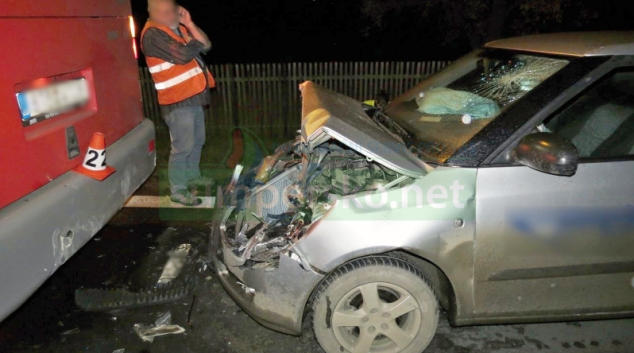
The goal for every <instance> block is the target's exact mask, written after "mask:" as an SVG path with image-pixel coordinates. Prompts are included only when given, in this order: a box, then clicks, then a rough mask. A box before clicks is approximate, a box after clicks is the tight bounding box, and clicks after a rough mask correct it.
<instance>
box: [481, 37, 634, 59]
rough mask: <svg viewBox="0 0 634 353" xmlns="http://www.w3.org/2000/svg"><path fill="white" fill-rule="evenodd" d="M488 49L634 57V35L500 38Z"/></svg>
mask: <svg viewBox="0 0 634 353" xmlns="http://www.w3.org/2000/svg"><path fill="white" fill-rule="evenodd" d="M485 47H486V48H498V49H511V50H521V51H527V52H535V53H543V54H555V55H568V56H606V55H634V32H571V33H552V34H537V35H531V36H524V37H515V38H507V39H499V40H495V41H493V42H490V43H487V44H486V45H485Z"/></svg>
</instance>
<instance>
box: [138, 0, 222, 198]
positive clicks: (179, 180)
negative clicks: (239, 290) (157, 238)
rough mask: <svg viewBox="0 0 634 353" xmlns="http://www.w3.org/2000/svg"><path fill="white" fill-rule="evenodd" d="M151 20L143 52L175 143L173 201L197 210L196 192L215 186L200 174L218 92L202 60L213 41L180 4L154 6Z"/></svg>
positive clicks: (154, 1) (165, 0)
mask: <svg viewBox="0 0 634 353" xmlns="http://www.w3.org/2000/svg"><path fill="white" fill-rule="evenodd" d="M148 12H149V13H150V19H149V20H148V21H147V23H146V24H145V27H144V28H143V31H142V32H141V49H142V50H143V53H144V54H145V58H146V60H147V64H148V68H149V70H150V73H151V74H152V79H153V80H154V83H155V85H156V91H157V92H158V101H159V104H160V105H161V114H162V115H163V119H164V120H165V122H166V123H167V126H168V127H169V131H170V138H171V141H172V150H171V153H170V159H169V182H170V189H171V194H172V195H171V200H172V201H173V202H178V203H181V204H183V205H186V206H197V205H199V204H200V203H201V200H200V199H199V198H198V197H196V195H193V194H192V193H191V192H190V188H191V187H198V186H211V185H212V184H213V183H214V181H213V179H211V178H205V177H203V176H202V175H201V174H200V155H201V152H202V148H203V145H204V144H205V113H204V110H203V106H205V105H208V104H209V102H210V96H209V89H210V88H213V87H215V85H216V83H215V81H214V78H213V77H212V76H211V74H210V73H209V70H208V69H207V66H206V65H205V62H204V61H203V59H202V58H201V54H206V53H207V52H208V51H209V50H210V49H211V42H210V41H209V38H208V37H207V35H206V34H205V33H204V32H203V31H202V30H201V29H200V28H198V26H196V24H194V22H193V21H192V19H191V15H190V14H189V11H187V10H186V9H185V8H183V7H181V6H178V5H176V3H175V2H174V0H148Z"/></svg>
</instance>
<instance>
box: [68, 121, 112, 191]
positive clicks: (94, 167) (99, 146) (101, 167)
mask: <svg viewBox="0 0 634 353" xmlns="http://www.w3.org/2000/svg"><path fill="white" fill-rule="evenodd" d="M73 170H74V171H76V172H77V173H80V174H83V175H86V176H89V177H91V178H93V179H97V180H99V181H101V180H104V179H106V178H107V177H109V176H110V175H111V174H112V173H114V172H115V171H116V169H114V168H113V167H110V166H108V165H106V140H105V138H104V136H103V134H102V133H101V132H95V133H94V134H93V135H92V140H90V146H88V153H86V158H84V164H82V165H78V166H77V167H75V168H73Z"/></svg>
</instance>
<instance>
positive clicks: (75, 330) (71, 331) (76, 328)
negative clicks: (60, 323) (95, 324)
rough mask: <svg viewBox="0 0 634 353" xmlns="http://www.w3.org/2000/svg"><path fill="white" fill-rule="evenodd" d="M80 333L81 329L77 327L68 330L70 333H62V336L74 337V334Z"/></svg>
mask: <svg viewBox="0 0 634 353" xmlns="http://www.w3.org/2000/svg"><path fill="white" fill-rule="evenodd" d="M80 332H81V330H80V329H79V327H75V328H74V329H72V330H68V331H64V332H62V335H64V336H66V335H74V334H76V333H80Z"/></svg>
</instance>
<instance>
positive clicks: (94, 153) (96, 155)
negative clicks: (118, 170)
mask: <svg viewBox="0 0 634 353" xmlns="http://www.w3.org/2000/svg"><path fill="white" fill-rule="evenodd" d="M88 154H89V155H91V156H92V157H91V158H90V159H89V160H87V161H86V165H87V166H89V167H93V168H97V165H96V164H95V161H96V160H97V158H99V152H97V151H95V150H90V151H88ZM101 156H102V157H103V162H102V163H101V167H105V166H106V150H103V151H102V152H101Z"/></svg>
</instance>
